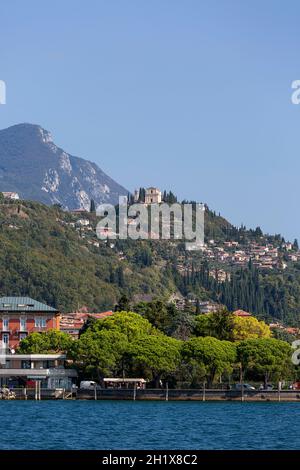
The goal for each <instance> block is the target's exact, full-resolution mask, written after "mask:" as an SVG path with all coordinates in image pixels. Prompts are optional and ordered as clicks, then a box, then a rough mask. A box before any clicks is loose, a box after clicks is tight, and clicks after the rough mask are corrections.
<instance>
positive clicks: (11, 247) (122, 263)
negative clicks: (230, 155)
mask: <svg viewBox="0 0 300 470" xmlns="http://www.w3.org/2000/svg"><path fill="white" fill-rule="evenodd" d="M80 218H84V219H88V220H89V222H90V223H89V226H88V227H86V226H81V225H80V223H79V222H78V221H79V219H80ZM96 222H97V220H96V217H95V215H94V214H91V213H86V214H84V215H78V214H72V213H69V212H64V211H62V210H61V209H60V208H59V207H56V206H52V207H48V206H45V205H42V204H40V203H36V202H28V201H19V202H9V203H7V202H6V203H4V201H2V203H0V295H28V296H30V297H33V298H35V299H37V300H40V301H43V302H46V303H48V304H50V305H52V306H54V307H56V308H58V309H60V310H61V311H62V312H70V311H77V310H78V309H79V308H82V307H87V309H88V310H90V311H99V310H104V309H111V308H113V307H114V306H115V304H116V303H117V302H118V299H119V298H120V297H121V295H123V294H125V295H126V296H127V297H128V298H129V300H130V301H131V303H136V302H138V301H140V300H151V299H154V298H160V299H162V300H165V301H167V300H168V299H169V298H170V296H171V295H172V294H175V295H177V296H178V295H181V296H183V298H185V299H186V300H187V304H186V305H187V309H189V310H191V311H193V309H194V310H195V308H196V307H195V299H198V300H213V301H217V302H219V303H221V304H224V305H226V306H227V307H228V308H229V309H236V308H242V309H245V310H248V311H251V312H252V313H254V314H256V315H257V316H258V317H260V318H264V319H272V318H273V319H277V320H280V321H283V322H288V323H290V324H298V323H299V320H298V318H299V315H298V312H299V311H300V262H298V261H297V262H292V261H291V259H292V258H293V256H296V255H297V253H298V247H297V246H296V244H294V245H293V247H292V248H289V249H290V250H291V251H289V252H287V251H286V248H284V247H285V243H284V240H283V239H282V237H280V235H275V236H270V235H266V236H265V235H263V234H262V233H261V230H260V229H259V228H257V229H255V230H246V229H245V227H240V228H236V227H233V226H232V225H231V224H229V223H228V222H227V221H226V220H225V219H224V218H222V217H220V216H217V215H216V214H215V213H213V212H211V211H210V210H209V209H208V208H207V210H206V224H205V229H206V242H207V244H208V246H209V243H212V240H211V238H213V239H214V240H213V243H214V246H215V249H216V250H219V249H220V247H221V246H223V245H224V243H225V244H226V240H232V241H233V240H235V241H236V243H239V247H240V248H243V247H247V246H250V245H251V243H252V244H253V243H254V244H255V243H260V244H269V245H270V246H272V247H274V250H277V252H276V253H277V255H276V256H277V258H276V265H274V267H272V269H271V268H270V270H268V269H267V270H266V269H264V270H260V269H258V268H256V267H255V266H254V264H252V263H250V264H249V263H248V264H247V265H245V266H244V267H240V266H239V265H238V264H237V265H235V264H232V263H227V264H224V263H223V264H222V262H221V261H219V260H218V259H217V260H216V259H213V260H211V259H210V257H209V251H206V252H204V253H203V252H187V251H186V250H185V248H184V244H183V243H182V242H172V243H169V242H167V241H150V242H148V241H132V240H127V241H111V242H108V243H105V242H102V241H100V240H98V239H97V237H96V235H95V227H96ZM228 250H229V251H228V253H227V254H231V252H230V250H231V248H228ZM293 253H294V255H293V256H291V254H293ZM281 266H283V268H284V269H283V268H282V269H281ZM216 269H221V270H223V272H224V273H225V274H226V279H225V280H223V282H220V281H219V280H217V279H215V278H214V277H213V273H214V270H216ZM227 276H228V278H227ZM191 298H192V299H194V303H193V302H192V303H190V304H189V303H188V299H191Z"/></svg>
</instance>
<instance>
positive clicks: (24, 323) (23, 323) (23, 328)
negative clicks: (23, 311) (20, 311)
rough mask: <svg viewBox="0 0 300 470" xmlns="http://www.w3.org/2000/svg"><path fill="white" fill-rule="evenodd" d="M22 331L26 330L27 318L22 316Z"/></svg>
mask: <svg viewBox="0 0 300 470" xmlns="http://www.w3.org/2000/svg"><path fill="white" fill-rule="evenodd" d="M20 331H26V318H25V317H21V318H20Z"/></svg>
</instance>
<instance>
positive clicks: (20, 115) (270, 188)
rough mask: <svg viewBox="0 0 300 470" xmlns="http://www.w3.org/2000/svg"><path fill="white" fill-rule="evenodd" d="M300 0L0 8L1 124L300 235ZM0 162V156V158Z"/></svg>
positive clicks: (127, 175) (19, 3)
mask: <svg viewBox="0 0 300 470" xmlns="http://www.w3.org/2000/svg"><path fill="white" fill-rule="evenodd" d="M299 17H300V2H299V1H297V0H295V1H293V0H286V1H285V2H283V1H276V0H270V1H269V0H245V1H242V0H240V1H237V0H235V1H234V0H218V1H214V0H206V1H201V0H151V1H150V0H136V1H135V0H119V1H118V0H106V1H101V0H88V1H82V0H80V1H77V0H63V1H62V0H59V1H58V0H51V2H50V1H48V2H42V1H38V0H26V1H24V0H9V1H6V2H4V1H2V2H1V11H0V80H5V82H6V85H7V104H6V105H4V106H0V128H5V127H8V126H10V125H12V124H17V123H20V122H31V123H35V124H40V125H42V126H43V127H45V128H46V129H48V130H50V131H51V132H52V134H53V137H54V140H55V142H56V143H57V144H58V145H60V146H61V147H63V148H64V149H65V150H66V151H67V152H69V153H72V154H73V155H78V156H81V157H84V158H87V159H89V160H92V161H95V162H97V163H98V164H99V165H100V167H101V168H102V169H103V170H104V171H106V172H107V173H108V174H109V175H110V176H112V177H113V178H114V179H116V180H117V181H118V182H119V183H121V184H123V185H124V186H125V187H127V188H128V189H130V190H133V189H134V188H135V187H138V186H147V185H155V186H159V187H161V188H166V189H172V190H173V191H174V192H175V193H176V194H177V195H178V196H179V197H180V198H181V199H183V198H187V199H196V200H198V201H204V202H207V203H208V205H209V206H210V207H211V208H212V209H214V210H216V211H221V213H222V214H223V215H224V216H225V217H227V218H228V219H229V220H230V221H232V222H233V223H235V224H237V225H239V224H240V223H244V224H246V225H247V227H256V226H257V225H260V226H261V227H262V228H263V230H264V231H268V232H271V233H274V232H275V233H278V232H280V233H283V234H284V235H285V236H286V237H287V238H290V239H294V238H295V237H297V238H299V239H300V218H299V215H298V198H299V196H300V185H299V183H298V180H299V174H300V171H299V170H300V159H299V147H300V139H299V134H300V132H299V127H300V105H299V106H296V105H293V104H292V103H291V94H292V90H291V83H292V81H293V80H296V79H300V27H299ZM0 164H1V162H0Z"/></svg>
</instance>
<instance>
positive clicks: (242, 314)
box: [233, 310, 252, 317]
mask: <svg viewBox="0 0 300 470" xmlns="http://www.w3.org/2000/svg"><path fill="white" fill-rule="evenodd" d="M233 315H235V316H236V317H251V316H252V315H251V313H249V312H245V310H236V311H235V312H233Z"/></svg>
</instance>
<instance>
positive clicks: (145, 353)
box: [129, 334, 180, 386]
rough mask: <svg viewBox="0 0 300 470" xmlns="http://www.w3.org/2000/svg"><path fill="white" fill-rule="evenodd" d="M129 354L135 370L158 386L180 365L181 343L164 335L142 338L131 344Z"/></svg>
mask: <svg viewBox="0 0 300 470" xmlns="http://www.w3.org/2000/svg"><path fill="white" fill-rule="evenodd" d="M129 354H130V357H131V361H132V364H133V370H134V371H135V372H137V373H138V374H139V375H141V376H142V377H146V378H148V379H150V380H153V381H155V384H156V386H158V384H159V380H160V379H162V378H166V377H167V376H168V375H170V374H174V373H175V372H176V370H177V368H178V366H179V364H180V341H178V340H176V339H174V338H169V337H168V336H165V335H162V334H160V335H157V336H150V335H147V336H141V337H139V338H137V339H135V340H134V341H133V342H132V343H131V344H130V349H129Z"/></svg>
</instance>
